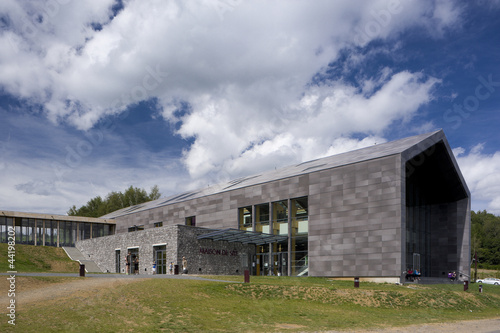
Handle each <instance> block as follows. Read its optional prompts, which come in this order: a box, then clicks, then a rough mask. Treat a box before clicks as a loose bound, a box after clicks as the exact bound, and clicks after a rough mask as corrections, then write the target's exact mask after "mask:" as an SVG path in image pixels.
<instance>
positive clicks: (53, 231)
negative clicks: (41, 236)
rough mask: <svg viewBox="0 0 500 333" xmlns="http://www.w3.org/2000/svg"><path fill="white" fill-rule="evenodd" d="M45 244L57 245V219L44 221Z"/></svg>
mask: <svg viewBox="0 0 500 333" xmlns="http://www.w3.org/2000/svg"><path fill="white" fill-rule="evenodd" d="M45 246H57V221H49V220H46V221H45Z"/></svg>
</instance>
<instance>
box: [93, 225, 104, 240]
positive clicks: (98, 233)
mask: <svg viewBox="0 0 500 333" xmlns="http://www.w3.org/2000/svg"><path fill="white" fill-rule="evenodd" d="M102 236H104V225H102V224H100V223H93V224H92V238H97V237H102Z"/></svg>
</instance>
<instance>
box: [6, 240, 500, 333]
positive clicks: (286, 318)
mask: <svg viewBox="0 0 500 333" xmlns="http://www.w3.org/2000/svg"><path fill="white" fill-rule="evenodd" d="M7 259H8V258H7V245H6V244H0V270H1V271H3V272H6V271H8V270H10V269H9V268H8V262H7ZM78 268H79V267H78V264H77V263H75V262H72V261H71V260H69V259H68V258H67V256H66V254H65V253H64V251H63V250H62V249H58V248H54V247H34V246H27V245H16V270H17V271H18V272H78ZM486 274H488V275H491V274H492V272H487V273H486ZM205 277H207V278H214V279H218V280H220V281H199V280H178V279H141V280H133V281H132V280H131V281H130V282H129V283H128V284H119V285H113V287H106V288H98V289H92V290H94V291H92V292H89V291H88V290H85V288H76V289H70V290H68V292H67V295H66V294H65V296H64V297H59V298H53V299H50V297H47V300H44V301H36V302H30V303H26V304H23V303H22V302H20V301H19V300H18V302H17V307H16V326H15V327H12V326H11V325H9V324H8V322H7V320H8V317H7V316H5V308H4V310H3V311H2V312H0V313H2V314H3V315H2V316H1V317H0V318H3V319H0V332H11V331H12V332H14V331H19V332H165V331H166V332H240V331H242V332H269V331H279V332H283V331H286V332H294V331H297V332H303V331H326V330H352V329H356V328H359V329H369V328H384V327H388V326H405V325H410V324H421V323H433V322H445V321H458V320H473V319H481V318H492V317H500V286H491V285H483V293H481V294H480V293H479V292H478V284H470V288H469V291H467V292H464V291H463V285H461V284H456V285H452V284H444V285H432V286H427V285H425V286H424V285H406V286H400V285H394V284H375V283H364V282H361V285H360V288H354V286H353V285H354V284H353V282H352V281H332V280H330V279H326V278H313V277H301V278H293V277H255V276H252V277H251V278H250V281H251V283H249V284H244V283H241V282H243V277H242V276H216V277H214V276H205ZM86 279H89V278H78V277H74V278H57V277H40V278H37V277H18V279H17V282H16V283H17V285H16V289H17V293H21V294H23V293H31V292H34V291H36V290H40V288H41V289H42V290H45V288H48V287H50V286H51V285H56V286H61V288H66V284H65V283H67V282H68V281H86ZM87 281H88V280H87ZM224 281H233V282H224ZM0 287H2V289H4V291H2V292H1V293H0V297H4V298H6V296H7V290H8V282H7V280H5V281H2V283H0ZM47 296H50V295H47ZM5 304H7V303H5Z"/></svg>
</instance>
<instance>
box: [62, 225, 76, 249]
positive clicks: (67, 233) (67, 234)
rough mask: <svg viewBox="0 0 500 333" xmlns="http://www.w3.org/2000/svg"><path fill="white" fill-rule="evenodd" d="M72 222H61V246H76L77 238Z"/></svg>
mask: <svg viewBox="0 0 500 333" xmlns="http://www.w3.org/2000/svg"><path fill="white" fill-rule="evenodd" d="M73 224H74V223H72V222H64V221H61V222H59V232H60V234H59V246H74V245H75V239H74V238H73Z"/></svg>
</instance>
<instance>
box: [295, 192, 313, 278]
mask: <svg viewBox="0 0 500 333" xmlns="http://www.w3.org/2000/svg"><path fill="white" fill-rule="evenodd" d="M291 223H292V230H291V236H292V237H291V250H292V253H291V260H292V262H291V266H292V267H291V269H292V276H307V275H308V271H309V268H308V267H309V266H308V265H309V263H308V233H309V207H308V199H307V197H302V198H297V199H292V200H291Z"/></svg>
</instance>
